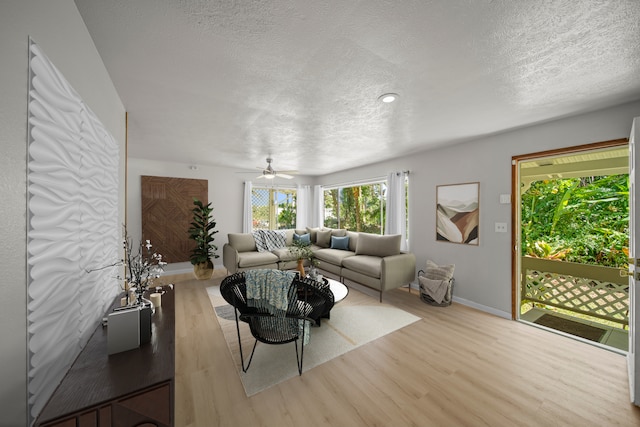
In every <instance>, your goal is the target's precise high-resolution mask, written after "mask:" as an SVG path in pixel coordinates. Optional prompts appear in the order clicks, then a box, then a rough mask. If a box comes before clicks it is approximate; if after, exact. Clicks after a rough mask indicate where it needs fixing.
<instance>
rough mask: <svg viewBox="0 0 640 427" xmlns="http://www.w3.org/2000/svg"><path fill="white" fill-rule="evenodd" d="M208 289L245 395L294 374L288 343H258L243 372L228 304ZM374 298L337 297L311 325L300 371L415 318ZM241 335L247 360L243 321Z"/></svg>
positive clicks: (248, 339)
mask: <svg viewBox="0 0 640 427" xmlns="http://www.w3.org/2000/svg"><path fill="white" fill-rule="evenodd" d="M207 292H208V294H209V299H210V301H211V305H212V306H213V307H214V310H215V312H216V315H217V316H216V317H217V320H218V322H219V323H220V326H221V328H222V331H223V333H224V336H225V339H226V341H227V346H228V347H229V351H230V352H231V355H232V356H233V359H234V361H235V364H236V369H237V371H238V374H239V375H240V379H241V380H242V384H243V386H244V390H245V392H246V394H247V396H252V395H254V394H256V393H259V392H261V391H262V390H265V389H267V388H269V387H271V386H274V385H276V384H278V383H280V382H282V381H285V380H287V379H289V378H292V377H294V376H296V375H298V368H297V366H296V353H295V347H294V344H293V343H289V344H282V345H269V344H263V343H260V342H259V343H258V346H257V347H256V351H255V354H254V356H253V361H252V362H251V366H250V367H249V369H248V370H247V372H246V373H245V372H242V368H241V365H240V351H239V348H238V335H237V331H236V322H235V317H234V314H233V310H232V307H231V306H229V305H228V304H227V302H226V301H225V300H224V299H223V298H222V296H221V295H220V289H219V286H217V285H216V286H211V287H208V288H207ZM348 298H349V297H348V296H347V300H348ZM374 301H375V300H374V299H373V298H372V305H349V304H348V303H347V302H346V300H345V301H341V302H339V303H337V304H336V305H335V306H334V307H333V309H332V310H331V318H330V319H322V324H321V326H320V327H311V328H310V341H309V344H307V345H305V347H304V364H303V367H302V372H303V375H304V372H305V371H308V370H310V369H312V368H314V367H315V366H318V365H320V364H322V363H325V362H327V361H329V360H331V359H333V358H335V357H338V356H340V355H342V354H345V353H347V352H348V351H351V350H353V349H355V348H357V347H360V346H361V345H363V344H366V343H368V342H371V341H373V340H375V339H377V338H380V337H382V336H384V335H387V334H389V333H391V332H393V331H396V330H398V329H400V328H403V327H405V326H407V325H410V324H411V323H413V322H416V321H418V320H420V318H419V317H417V316H414V315H413V314H410V313H407V312H406V311H404V310H401V309H399V308H396V307H392V306H390V305H387V304H384V303H377V302H374ZM240 336H241V337H242V350H243V354H244V357H245V364H246V359H248V357H249V356H250V354H251V349H252V347H253V343H254V341H255V340H254V338H253V337H252V336H251V332H250V331H249V327H248V326H247V325H246V324H245V323H243V322H240Z"/></svg>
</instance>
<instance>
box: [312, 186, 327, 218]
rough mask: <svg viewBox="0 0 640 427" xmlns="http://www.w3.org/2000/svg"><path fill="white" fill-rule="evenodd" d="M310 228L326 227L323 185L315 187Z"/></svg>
mask: <svg viewBox="0 0 640 427" xmlns="http://www.w3.org/2000/svg"><path fill="white" fill-rule="evenodd" d="M311 209H312V212H311V224H310V225H309V226H310V227H322V226H323V225H324V189H323V188H322V185H314V186H313V202H312V208H311Z"/></svg>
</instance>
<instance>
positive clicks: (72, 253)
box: [27, 43, 120, 417]
mask: <svg viewBox="0 0 640 427" xmlns="http://www.w3.org/2000/svg"><path fill="white" fill-rule="evenodd" d="M29 65H30V81H29V83H30V90H29V158H28V208H29V225H28V242H27V251H28V255H27V261H28V307H27V316H28V319H27V320H28V347H29V366H28V371H29V381H28V392H29V405H30V413H31V416H33V417H35V416H37V414H38V413H39V412H40V410H41V409H42V407H43V406H44V404H45V403H46V402H47V400H48V398H49V397H50V396H51V394H52V393H53V391H54V390H55V388H56V386H57V385H58V383H59V382H60V380H61V379H62V378H63V377H64V374H65V373H66V371H67V370H68V368H69V367H70V365H71V363H72V362H73V360H74V359H75V358H76V356H77V355H78V353H79V352H80V350H81V349H82V348H83V347H84V345H85V344H86V342H87V341H88V339H89V337H90V336H91V333H92V332H93V330H94V329H95V328H96V326H97V325H98V324H99V322H100V319H101V318H102V315H103V314H104V311H105V310H106V309H107V306H108V305H109V304H110V303H111V302H112V301H113V299H114V297H115V296H116V294H117V293H118V292H119V287H118V286H119V285H118V280H117V279H116V276H117V271H116V269H115V267H114V268H106V269H101V267H104V266H106V265H109V264H112V263H114V262H116V261H117V260H118V257H119V249H120V224H118V185H119V183H118V162H119V153H118V144H117V143H116V141H115V140H114V138H113V137H112V136H111V135H110V133H109V132H108V131H107V130H106V129H105V128H104V126H103V125H102V124H101V123H100V121H99V120H98V119H97V117H96V116H95V114H93V112H92V111H91V110H90V109H89V108H88V106H87V105H85V103H84V102H83V101H82V99H80V97H79V96H78V94H77V93H76V92H75V91H74V90H73V88H72V87H71V86H70V85H69V83H68V82H67V81H66V80H65V78H64V77H63V76H62V74H61V73H60V72H59V71H58V70H57V69H56V68H55V66H54V65H53V64H52V63H51V62H50V61H49V60H48V59H47V57H46V56H45V55H44V54H43V53H42V52H41V50H40V49H39V48H38V46H37V45H36V44H34V43H31V44H30V61H29Z"/></svg>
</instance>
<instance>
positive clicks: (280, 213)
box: [251, 188, 297, 230]
mask: <svg viewBox="0 0 640 427" xmlns="http://www.w3.org/2000/svg"><path fill="white" fill-rule="evenodd" d="M296 196H297V192H296V190H287V189H284V190H278V189H271V188H253V189H252V197H253V199H254V203H253V204H252V207H251V210H252V218H253V228H254V229H256V230H257V229H264V230H283V229H288V228H295V226H296ZM278 200H281V202H280V203H278V202H277V201H278Z"/></svg>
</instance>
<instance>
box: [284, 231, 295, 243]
mask: <svg viewBox="0 0 640 427" xmlns="http://www.w3.org/2000/svg"><path fill="white" fill-rule="evenodd" d="M294 234H295V231H294V230H291V229H289V230H285V240H284V245H285V246H291V245H292V244H293V235H294Z"/></svg>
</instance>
